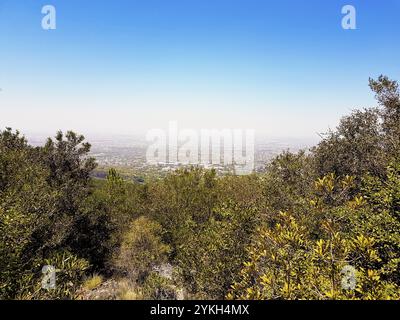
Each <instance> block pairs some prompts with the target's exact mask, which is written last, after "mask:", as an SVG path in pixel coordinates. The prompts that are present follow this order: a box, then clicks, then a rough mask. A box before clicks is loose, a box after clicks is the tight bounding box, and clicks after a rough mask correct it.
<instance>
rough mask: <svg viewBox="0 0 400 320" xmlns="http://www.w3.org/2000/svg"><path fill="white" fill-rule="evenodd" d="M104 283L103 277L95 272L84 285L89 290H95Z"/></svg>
mask: <svg viewBox="0 0 400 320" xmlns="http://www.w3.org/2000/svg"><path fill="white" fill-rule="evenodd" d="M102 283H103V277H102V276H100V275H97V274H94V275H93V276H91V277H90V278H88V279H87V280H86V281H85V282H84V284H83V287H84V288H85V289H87V290H93V289H95V288H97V287H98V286H99V285H101V284H102Z"/></svg>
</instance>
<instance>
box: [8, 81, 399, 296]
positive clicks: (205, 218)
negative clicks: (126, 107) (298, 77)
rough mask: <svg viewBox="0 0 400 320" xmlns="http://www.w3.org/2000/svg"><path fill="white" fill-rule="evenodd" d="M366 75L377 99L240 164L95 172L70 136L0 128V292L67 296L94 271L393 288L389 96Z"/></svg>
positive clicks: (253, 291)
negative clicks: (135, 173) (320, 131)
mask: <svg viewBox="0 0 400 320" xmlns="http://www.w3.org/2000/svg"><path fill="white" fill-rule="evenodd" d="M370 87H371V89H372V90H373V92H374V93H375V94H376V98H377V101H378V106H377V107H376V108H370V109H364V110H358V111H357V110H356V111H354V112H353V113H352V114H350V115H349V116H347V117H344V118H343V119H342V120H341V122H340V124H339V126H338V128H336V129H335V130H333V131H330V132H328V133H327V134H326V135H323V136H322V140H321V141H320V143H319V144H318V145H317V146H315V147H314V148H313V149H311V150H309V151H307V150H304V151H300V152H298V153H291V152H289V151H287V152H283V153H282V154H280V155H279V156H277V157H276V158H275V159H273V160H272V161H271V162H270V163H268V164H266V170H265V172H264V173H258V174H250V175H247V176H235V175H225V176H219V175H217V173H216V172H215V171H214V170H204V169H201V168H197V167H188V168H184V169H180V170H177V171H176V172H172V173H170V174H168V175H167V176H166V177H164V178H160V179H153V180H149V181H145V182H144V183H137V182H134V181H126V180H124V179H123V178H122V177H121V176H120V175H119V174H118V172H117V170H115V169H110V171H109V173H108V175H107V179H105V180H100V179H94V178H91V176H90V175H91V173H92V171H93V169H94V168H95V166H96V164H95V162H94V160H93V159H92V158H90V157H89V156H88V153H89V151H90V145H89V144H87V143H85V142H84V138H83V137H82V136H80V135H77V134H75V133H73V132H68V133H66V134H65V135H64V134H63V133H61V132H59V133H57V135H56V137H55V139H49V140H48V141H47V143H46V144H45V146H43V147H36V148H34V147H32V146H30V145H28V143H27V141H26V140H25V138H24V137H23V136H21V135H20V134H19V132H14V131H12V130H11V129H8V128H6V129H5V130H4V131H0V298H2V299H16V298H19V299H74V298H76V297H77V295H78V294H77V292H79V291H80V290H79V287H80V286H81V284H82V282H83V281H84V279H85V278H87V277H88V276H89V275H90V274H93V273H99V274H100V275H101V276H102V280H103V281H104V285H105V287H113V285H111V284H112V283H114V282H118V283H120V284H121V285H120V286H119V288H120V289H119V291H120V292H111V293H110V294H109V295H107V292H105V293H104V292H103V293H104V294H105V296H110V297H119V298H121V299H143V298H147V299H164V298H165V299H171V298H177V292H183V291H185V293H186V295H187V297H189V298H209V299H218V298H229V299H399V298H400V297H399V292H400V289H399V286H400V156H399V155H400V95H399V89H398V84H397V82H395V81H392V80H390V79H388V78H387V77H383V76H381V77H379V78H378V79H377V80H372V79H371V80H370ZM44 265H53V266H54V268H56V269H57V287H56V289H52V290H45V289H42V288H41V281H42V279H43V274H42V267H43V266H44ZM165 266H168V268H169V267H170V268H171V274H168V275H165V274H163V273H162V272H158V271H157V268H158V267H165ZM161 269H162V268H161ZM349 274H350V276H349ZM353 276H354V277H353ZM110 278H111V279H110ZM117 291H118V290H117Z"/></svg>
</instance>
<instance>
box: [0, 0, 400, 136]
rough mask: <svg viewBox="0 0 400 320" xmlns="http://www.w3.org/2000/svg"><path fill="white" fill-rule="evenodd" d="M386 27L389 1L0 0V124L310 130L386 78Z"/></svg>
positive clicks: (393, 60)
mask: <svg viewBox="0 0 400 320" xmlns="http://www.w3.org/2000/svg"><path fill="white" fill-rule="evenodd" d="M46 4H51V5H54V6H55V8H56V10H57V29H56V30H51V31H44V30H42V28H41V19H42V17H43V15H42V14H41V8H42V6H43V5H46ZM346 4H352V5H354V6H355V7H356V9H357V30H343V29H342V28H341V18H342V14H341V8H342V6H344V5H346ZM399 35H400V1H399V0H360V1H355V0H347V1H337V0H303V1H295V0H280V1H267V0H264V1H261V0H259V1H256V0H129V1H128V0H98V1H88V0H86V1H84V0H79V1H78V0H63V1H60V0H45V1H35V0H0V88H1V91H0V112H1V113H0V114H1V116H0V126H1V127H4V126H12V127H15V128H19V129H20V130H22V131H41V132H53V131H54V130H57V129H64V130H65V129H74V130H77V131H80V132H83V133H91V132H103V133H107V132H113V133H119V132H121V133H122V132H130V131H137V130H139V131H140V130H146V129H149V128H154V127H156V128H157V127H162V128H163V127H166V126H167V124H168V121H170V120H178V121H179V126H180V127H195V128H196V127H200V128H223V127H228V128H254V129H256V130H257V131H258V132H264V133H267V134H269V135H271V136H291V137H294V136H301V137H310V136H315V133H316V132H321V131H325V129H327V128H328V127H329V126H331V127H332V126H335V125H336V124H337V122H338V119H339V118H340V117H341V116H342V115H345V114H347V113H349V111H350V110H351V109H353V108H356V107H364V106H371V105H373V104H374V100H373V96H372V94H371V93H370V92H369V88H368V78H369V77H377V76H378V75H379V74H381V73H383V74H387V75H388V76H390V77H391V78H394V79H397V80H400V64H399V62H400V50H399V49H400V41H399V40H400V37H399Z"/></svg>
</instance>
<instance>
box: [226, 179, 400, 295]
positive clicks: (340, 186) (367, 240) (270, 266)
mask: <svg viewBox="0 0 400 320" xmlns="http://www.w3.org/2000/svg"><path fill="white" fill-rule="evenodd" d="M352 180H353V179H351V178H350V177H345V178H344V179H342V180H339V179H336V177H335V176H334V175H328V176H325V177H323V178H321V179H318V180H317V181H316V183H315V188H316V191H317V193H319V197H318V198H315V199H314V200H312V201H310V204H311V208H310V209H309V211H308V212H307V213H306V215H305V216H302V217H297V218H295V217H294V216H293V215H290V214H288V213H286V212H282V213H280V218H279V219H278V223H277V224H276V225H275V226H273V227H271V226H264V227H262V228H260V229H259V230H258V232H257V236H256V237H255V239H254V241H253V243H252V245H251V247H250V248H249V249H248V251H249V259H248V261H247V262H246V263H245V264H244V267H243V269H242V271H241V279H240V281H237V282H236V283H234V284H233V286H232V288H231V291H230V292H229V294H228V295H227V298H229V299H398V298H400V288H399V286H398V283H396V281H394V279H393V273H395V272H398V270H399V269H398V262H399V259H398V258H399V250H398V249H396V248H393V251H391V252H390V255H388V254H387V252H385V251H382V250H385V248H386V247H387V245H388V244H389V243H390V242H388V240H389V239H390V233H391V232H393V233H394V234H398V232H399V231H400V227H399V225H398V224H397V225H393V223H392V227H395V229H394V230H392V231H389V230H386V232H388V234H387V236H388V237H386V238H380V239H376V238H374V237H373V234H374V233H375V234H378V235H379V233H377V231H376V230H375V231H374V230H373V229H370V227H369V226H368V220H367V221H365V220H364V221H363V220H359V219H357V217H358V216H359V215H360V214H362V216H363V217H365V216H374V215H375V213H374V212H373V211H370V208H368V207H367V204H366V202H364V200H362V199H363V197H361V196H356V197H355V198H354V199H352V200H349V201H348V202H347V203H346V204H344V205H343V206H337V205H335V201H339V202H340V201H341V200H342V199H343V197H344V193H345V191H346V190H348V187H349V185H350V184H351V183H350V182H351V181H352ZM360 212H361V213H360ZM349 221H350V222H349ZM348 223H352V224H353V229H349V228H348V226H347V224H348ZM312 224H314V226H312ZM359 224H360V225H359ZM371 227H372V226H371ZM379 227H380V226H375V228H378V229H379ZM383 230H384V229H383ZM383 230H382V231H383ZM360 232H362V233H360ZM398 244H399V243H397V245H398ZM349 266H350V268H351V269H353V268H354V270H355V274H354V276H355V279H354V281H355V286H354V287H351V288H348V287H346V285H345V286H343V281H345V278H344V277H345V274H344V270H346V268H348V267H349ZM397 281H398V279H397Z"/></svg>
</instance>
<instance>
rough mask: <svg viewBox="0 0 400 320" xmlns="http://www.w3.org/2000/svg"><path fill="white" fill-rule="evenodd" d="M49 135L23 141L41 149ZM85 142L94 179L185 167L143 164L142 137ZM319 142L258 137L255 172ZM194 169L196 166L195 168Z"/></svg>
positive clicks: (227, 168)
mask: <svg viewBox="0 0 400 320" xmlns="http://www.w3.org/2000/svg"><path fill="white" fill-rule="evenodd" d="M48 136H49V135H44V134H27V135H26V137H27V139H28V141H29V143H30V144H32V145H34V146H41V145H43V144H44V143H45V141H46V139H47V137H48ZM86 140H87V141H88V142H90V144H91V145H92V148H91V156H92V157H94V158H95V159H96V160H97V162H98V164H99V167H98V169H97V170H96V171H95V173H94V175H96V176H98V177H99V178H103V177H105V175H106V172H107V170H108V168H111V167H114V168H118V169H120V170H121V171H123V172H124V173H125V174H126V175H127V176H147V175H149V174H150V175H154V174H158V175H159V174H163V173H167V172H169V171H173V170H176V169H177V168H180V167H182V166H183V165H184V164H182V163H179V162H174V163H165V162H163V163H158V164H157V165H154V164H149V163H148V162H147V161H146V150H147V148H148V146H149V144H150V143H149V142H147V141H146V139H145V136H144V135H139V134H136V135H110V136H98V135H97V136H96V135H93V136H87V138H86ZM317 142H318V137H316V138H315V139H312V138H309V139H305V138H303V139H301V138H268V137H260V136H257V137H256V139H255V148H254V149H255V155H254V170H255V171H256V172H262V171H263V170H264V169H265V166H266V164H267V163H268V162H269V161H270V160H271V159H273V158H274V157H275V156H277V155H278V154H280V153H281V152H283V151H285V150H289V151H291V152H297V151H299V150H301V149H305V150H308V149H309V148H310V147H312V146H313V145H315V144H316V143H317ZM195 165H196V164H195ZM202 166H203V167H206V168H214V169H215V170H217V171H218V172H219V173H221V174H223V173H228V172H231V171H232V168H231V167H230V166H224V164H223V163H221V164H210V165H202Z"/></svg>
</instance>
